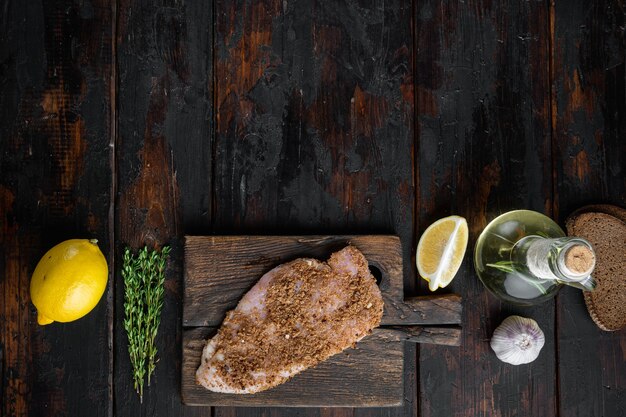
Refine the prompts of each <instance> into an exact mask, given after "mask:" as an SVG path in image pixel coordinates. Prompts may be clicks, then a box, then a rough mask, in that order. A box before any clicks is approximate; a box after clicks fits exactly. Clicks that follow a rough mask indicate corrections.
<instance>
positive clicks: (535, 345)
mask: <svg viewBox="0 0 626 417" xmlns="http://www.w3.org/2000/svg"><path fill="white" fill-rule="evenodd" d="M545 341H546V339H545V337H544V335H543V332H542V331H541V329H540V328H539V325H537V322H536V321H535V320H533V319H527V318H524V317H520V316H510V317H507V318H506V319H505V320H504V321H503V322H502V324H500V326H498V328H497V329H496V330H495V331H494V332H493V336H492V337H491V349H493V351H494V352H496V356H497V357H498V359H500V360H501V361H502V362H506V363H510V364H512V365H521V364H523V363H530V362H532V361H534V360H535V359H537V356H539V352H540V351H541V348H542V347H543V344H544V343H545Z"/></svg>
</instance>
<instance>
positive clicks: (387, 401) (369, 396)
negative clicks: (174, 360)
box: [182, 328, 404, 407]
mask: <svg viewBox="0 0 626 417" xmlns="http://www.w3.org/2000/svg"><path fill="white" fill-rule="evenodd" d="M214 333H215V329H211V328H198V329H192V330H184V331H183V366H182V395H183V400H184V402H185V404H190V405H194V404H195V405H202V404H211V405H225V406H282V407H285V406H288V407H294V406H298V407H320V406H335V407H336V406H339V407H357V406H362V407H368V406H369V407H372V406H399V405H401V404H402V401H403V396H404V387H403V383H402V382H403V377H404V372H403V371H404V369H403V364H404V343H402V339H403V338H404V335H403V334H402V333H401V332H398V331H394V330H386V329H375V330H374V332H373V333H372V334H371V335H369V336H366V337H365V338H364V339H363V340H362V341H360V342H358V343H357V344H356V347H355V348H353V349H347V350H345V351H343V352H341V353H338V354H337V355H335V356H332V357H331V358H330V359H328V360H326V361H324V362H322V363H320V364H319V365H317V366H316V367H314V368H309V369H307V370H305V371H303V372H301V373H299V374H297V375H296V376H294V377H293V378H292V379H290V380H289V381H287V382H285V383H284V384H281V385H279V386H277V387H275V388H272V389H271V390H267V391H263V392H260V393H257V394H250V395H232V394H221V393H215V392H211V391H208V390H206V389H205V388H203V387H202V386H200V385H198V384H196V381H195V375H196V370H197V369H198V367H199V366H200V357H201V354H202V349H203V348H204V346H205V345H206V339H207V338H209V337H211V336H212V335H213V334H214Z"/></svg>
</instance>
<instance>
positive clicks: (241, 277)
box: [183, 235, 461, 327]
mask: <svg viewBox="0 0 626 417" xmlns="http://www.w3.org/2000/svg"><path fill="white" fill-rule="evenodd" d="M348 244H352V245H354V246H355V247H356V248H358V249H359V250H360V251H362V252H363V254H364V255H365V257H366V258H367V260H368V262H369V264H370V268H372V269H374V271H375V272H374V273H375V274H378V273H379V274H380V279H381V281H380V284H379V286H380V289H381V292H382V295H383V299H384V302H385V311H384V315H383V319H382V323H381V324H382V325H393V324H396V325H411V324H413V325H415V324H421V325H423V324H459V323H460V322H461V299H460V297H459V296H457V295H454V294H450V295H443V296H430V297H413V298H410V299H407V300H405V299H404V291H403V277H402V271H403V260H402V247H401V244H400V239H399V238H398V237H396V236H384V235H372V236H367V235H363V236H312V235H311V236H211V237H204V236H187V237H186V239H185V271H184V274H185V278H184V299H183V300H184V301H183V326H189V327H197V326H219V325H220V324H221V323H222V321H223V320H224V316H225V314H226V312H227V311H228V310H232V309H234V308H235V307H236V305H237V303H238V302H239V300H240V299H241V297H242V295H243V294H244V293H245V292H246V291H247V290H248V289H250V288H251V287H252V286H253V285H254V284H255V283H256V282H257V281H258V280H259V277H261V276H262V275H263V274H265V273H266V272H268V271H269V270H270V269H272V268H274V267H276V266H278V265H280V264H282V263H285V262H289V261H291V260H294V259H296V258H299V257H300V258H301V257H311V258H316V259H320V260H322V261H325V260H327V259H328V257H329V256H330V255H331V254H332V253H333V252H336V251H338V250H340V249H342V248H343V247H345V246H346V245H348Z"/></svg>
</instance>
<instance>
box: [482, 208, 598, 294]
mask: <svg viewBox="0 0 626 417" xmlns="http://www.w3.org/2000/svg"><path fill="white" fill-rule="evenodd" d="M474 266H475V268H476V273H477V274H478V277H479V278H480V280H481V281H482V283H483V284H484V285H485V287H487V289H488V290H489V291H490V292H491V293H492V294H494V295H495V296H496V297H498V298H500V299H501V300H503V301H507V302H511V303H514V304H519V305H534V304H539V303H542V302H544V301H547V300H549V299H550V298H552V297H554V296H555V295H556V293H557V292H558V290H559V289H560V288H561V286H562V285H563V284H565V285H571V286H574V287H577V288H580V289H583V290H586V291H591V290H593V289H594V288H595V285H596V283H595V281H594V280H593V278H592V277H591V272H592V271H593V268H594V267H595V254H594V252H593V248H592V247H591V244H589V242H587V241H586V240H584V239H582V238H577V237H566V236H565V233H564V232H563V230H562V229H561V228H560V227H559V226H558V225H557V224H556V223H555V222H554V221H553V220H552V219H550V218H549V217H547V216H544V215H543V214H541V213H537V212H535V211H530V210H515V211H510V212H508V213H504V214H502V215H501V216H499V217H497V218H495V219H494V220H493V221H492V222H491V223H489V224H488V225H487V227H486V228H485V230H483V232H482V233H481V234H480V236H479V237H478V240H477V241H476V248H475V250H474Z"/></svg>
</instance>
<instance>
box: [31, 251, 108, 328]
mask: <svg viewBox="0 0 626 417" xmlns="http://www.w3.org/2000/svg"><path fill="white" fill-rule="evenodd" d="M108 275H109V268H108V266H107V261H106V259H105V258H104V255H103V254H102V252H101V251H100V248H99V247H98V241H97V240H95V239H93V240H88V239H70V240H66V241H65V242H61V243H59V244H58V245H56V246H55V247H53V248H52V249H50V250H49V251H48V252H46V254H45V255H44V256H43V258H41V260H40V261H39V263H38V264H37V267H36V268H35V272H33V277H32V279H31V281H30V298H31V300H32V302H33V304H34V305H35V307H36V308H37V322H38V323H39V324H41V325H44V324H50V323H52V322H53V321H59V322H64V323H65V322H68V321H74V320H77V319H79V318H81V317H83V316H84V315H85V314H87V313H89V312H90V311H91V310H93V308H94V307H95V306H96V304H98V301H100V298H102V294H104V290H105V289H106V284H107V279H108Z"/></svg>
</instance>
